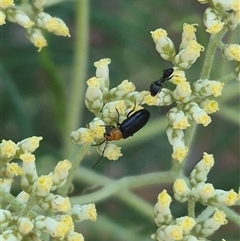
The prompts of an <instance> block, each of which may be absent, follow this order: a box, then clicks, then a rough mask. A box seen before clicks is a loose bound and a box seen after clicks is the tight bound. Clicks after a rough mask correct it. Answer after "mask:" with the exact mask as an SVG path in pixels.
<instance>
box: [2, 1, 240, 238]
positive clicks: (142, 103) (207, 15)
mask: <svg viewBox="0 0 240 241" xmlns="http://www.w3.org/2000/svg"><path fill="white" fill-rule="evenodd" d="M19 2H21V4H19ZM53 2H54V0H53V1H46V0H33V1H30V2H28V1H14V0H2V1H1V2H0V24H1V25H6V26H7V25H9V23H8V22H13V23H16V24H18V25H21V26H22V27H24V28H25V29H26V34H27V38H28V39H29V40H30V42H32V43H33V44H34V45H35V46H36V47H37V48H38V50H39V52H40V51H41V50H42V48H43V47H46V46H47V40H46V38H45V37H44V35H45V34H44V35H43V33H46V32H49V33H53V34H55V35H62V36H68V37H70V34H69V29H68V27H67V25H66V24H65V23H64V22H63V20H61V19H60V18H57V17H52V15H51V14H50V13H48V9H47V7H48V6H50V5H51V4H54V3H53ZM56 2H59V3H60V2H61V1H60V0H59V1H56ZM198 2H199V3H201V4H203V6H206V9H205V11H204V13H203V24H204V25H205V28H206V35H209V34H210V39H209V44H208V46H207V45H205V44H204V43H203V41H202V39H201V38H200V37H199V36H200V34H199V31H201V29H202V28H203V25H202V23H201V21H194V22H195V23H184V22H183V25H182V28H183V31H182V35H181V37H177V38H176V39H175V40H174V39H173V38H171V37H170V36H171V33H170V31H167V30H166V29H167V27H166V26H165V27H164V28H162V26H157V27H156V29H155V30H153V29H152V27H151V30H152V31H150V30H149V31H150V35H148V38H149V39H150V36H151V37H152V40H153V44H152V49H153V46H154V45H155V48H156V51H157V52H158V53H159V54H160V57H161V58H162V59H163V60H164V62H168V63H167V65H168V66H169V67H167V68H166V69H163V68H162V70H160V79H159V80H157V81H154V80H149V79H148V81H149V83H147V85H146V83H145V84H144V87H143V86H141V87H139V85H140V81H137V80H138V79H139V76H138V78H134V77H133V78H132V77H131V81H130V80H128V79H124V80H123V81H122V82H121V83H119V82H118V83H117V84H116V83H114V76H115V74H114V73H112V72H111V73H110V71H111V70H113V69H114V68H115V65H114V64H115V59H114V58H113V57H111V59H110V58H102V57H101V58H100V59H99V60H98V61H93V62H94V67H95V68H96V72H95V75H94V76H93V77H90V76H89V77H86V76H87V74H86V63H87V51H88V48H87V46H88V39H87V35H88V34H87V27H86V26H87V25H88V24H87V18H88V9H89V5H88V1H87V0H84V1H79V2H76V9H77V13H78V14H77V16H78V20H77V21H79V22H78V24H79V25H78V26H79V28H76V29H77V31H76V46H77V47H76V51H75V53H74V54H75V63H74V68H73V80H72V82H71V83H69V82H67V84H66V86H65V87H66V89H67V94H66V95H64V93H65V92H64V90H63V89H64V88H62V89H61V88H60V86H62V85H61V84H62V83H61V84H59V83H57V81H55V82H52V83H51V85H49V86H52V87H53V88H52V90H53V89H54V90H53V93H55V94H54V95H55V97H56V99H55V106H56V110H57V111H56V116H58V119H57V120H58V121H56V122H54V125H55V126H57V128H59V130H60V133H61V138H60V139H61V141H62V143H61V144H62V146H61V147H60V149H61V153H62V155H63V156H64V158H62V159H63V160H62V161H58V160H59V158H55V159H56V160H57V164H56V165H55V164H54V165H55V167H54V168H53V169H50V166H49V165H48V163H51V159H52V158H50V155H51V154H45V155H44V158H39V156H38V153H37V151H38V150H40V149H41V148H39V143H40V141H41V143H44V141H45V136H44V138H42V137H41V136H32V137H29V138H26V139H24V140H22V141H19V142H14V141H12V140H9V139H10V138H7V137H4V138H5V139H2V141H1V144H0V157H1V169H0V171H1V172H0V173H1V209H0V213H1V215H0V219H1V233H0V239H1V240H29V239H31V240H47V239H50V238H51V239H52V240H69V241H70V240H84V236H86V237H87V238H86V237H85V239H90V237H91V235H94V237H96V238H98V239H101V237H100V236H98V234H96V233H95V232H94V234H93V232H91V231H92V227H95V226H94V225H92V226H91V229H88V228H87V230H88V233H89V234H86V235H85V234H84V236H83V234H82V230H84V227H85V226H83V225H84V224H82V223H81V226H79V227H78V226H76V224H75V223H77V222H81V221H84V220H91V221H97V222H96V223H97V224H99V225H100V226H101V230H100V231H99V233H100V234H101V235H102V236H103V240H106V235H109V237H110V239H111V240H112V239H116V238H118V237H117V235H116V233H121V232H122V233H124V237H125V238H126V240H149V239H150V238H152V239H153V240H159V241H168V240H169V241H173V240H183V241H187V240H190V241H191V240H193V241H195V240H196V241H197V240H201V241H204V240H209V238H210V239H211V237H212V236H211V235H214V234H215V235H216V234H218V232H219V230H221V226H222V225H226V226H227V225H229V223H230V224H232V226H233V229H234V228H235V227H236V226H239V225H240V223H239V216H238V214H237V213H236V212H235V211H234V209H233V208H234V206H237V205H239V204H240V194H239V189H238V188H239V183H235V184H234V185H232V187H230V188H224V187H222V186H219V185H215V183H214V182H213V183H211V182H212V181H211V176H210V177H208V178H207V176H208V175H211V172H210V170H211V171H214V168H217V167H218V165H220V164H219V157H218V156H217V155H216V154H215V151H214V148H213V146H214V143H212V142H207V145H208V146H207V147H206V146H204V147H203V146H200V147H199V148H198V147H197V148H196V147H195V146H194V145H193V143H194V142H193V140H194V138H193V137H194V136H197V134H198V132H196V129H197V127H200V128H202V129H208V128H210V126H211V125H212V124H214V123H217V122H216V120H215V117H214V115H213V114H214V113H222V109H223V110H224V113H223V114H222V115H224V116H228V118H229V119H231V118H232V119H231V120H233V121H235V122H237V127H239V121H236V118H237V117H236V113H235V112H234V113H233V112H231V111H229V110H228V109H227V108H226V107H225V109H224V106H222V102H221V100H222V99H224V98H226V93H231V94H233V93H236V91H237V88H236V85H237V81H240V46H239V44H238V43H235V42H234V41H232V39H231V38H228V39H226V38H225V37H226V36H227V34H229V33H234V32H236V31H237V30H239V23H240V17H239V16H240V15H239V14H240V4H239V1H237V0H230V1H224V0H204V1H200V0H199V1H198ZM128 4H129V3H128ZM129 6H130V5H129ZM64 10H65V9H64ZM97 12H98V11H97ZM187 22H190V21H187ZM196 22H197V23H196ZM178 26H179V25H178ZM176 34H177V35H176V36H179V28H178V30H177V33H176ZM177 39H178V40H177ZM176 42H179V43H180V44H179V47H177V44H176ZM62 46H63V45H61V47H62ZM78 47H79V48H78ZM45 49H48V47H46V48H44V50H45ZM80 49H81V51H79V50H80ZM44 50H43V51H42V52H41V53H39V54H40V56H43V57H42V58H43V60H44V61H43V63H44V64H43V66H45V67H46V66H47V65H45V64H46V62H47V63H48V64H49V62H48V61H49V58H46V55H44ZM216 50H218V51H220V52H221V57H218V59H220V58H222V59H224V60H225V61H226V62H227V63H229V64H230V66H231V67H230V68H229V69H231V73H230V74H227V75H224V76H223V77H219V76H220V75H217V76H218V77H216V76H214V75H213V77H212V74H211V75H210V73H211V71H213V70H214V63H215V60H216V58H215V56H216V55H215V54H216ZM41 54H42V55H41ZM148 54H149V53H148ZM102 55H103V53H101V56H102ZM104 56H105V53H104ZM201 57H204V60H203V66H202V70H201V73H200V74H199V76H198V75H197V74H196V73H197V72H200V71H197V69H200V64H199V63H200V61H201ZM80 59H81V61H80V62H79V60H80ZM83 60H84V61H83ZM79 63H80V64H79ZM138 63H139V65H140V60H139V61H138ZM233 63H234V65H233ZM129 65H130V64H129ZM134 65H135V64H134ZM49 66H51V67H53V66H52V65H48V67H46V69H45V70H46V72H48V71H49ZM112 66H113V67H112ZM146 66H148V64H146ZM197 66H198V67H197ZM145 68H146V67H145ZM215 68H216V67H215ZM193 69H194V76H189V73H190V71H191V70H193ZM109 70H110V71H109ZM52 71H53V70H52ZM62 71H63V70H62ZM50 72H51V71H50ZM161 72H162V74H161ZM126 73H127V72H126ZM139 73H141V74H142V73H143V72H141V68H139ZM158 74H159V69H158ZM50 75H51V74H50ZM161 75H162V77H161ZM210 76H211V77H210ZM51 77H52V78H53V79H54V80H55V77H56V76H55V77H54V76H53V75H51ZM110 78H111V81H110ZM86 79H87V81H86ZM129 79H130V77H129ZM134 79H135V80H134ZM79 80H81V81H79ZM85 84H86V85H87V90H86V91H85V90H83V89H84V88H83V87H84V86H85ZM146 86H147V87H146ZM149 86H150V88H149ZM231 86H233V87H232V88H231V91H229V89H228V88H229V87H231ZM81 87H82V88H81ZM50 88H51V87H50ZM55 88H56V89H57V91H56V90H55ZM141 88H142V89H143V90H138V89H141ZM153 88H154V91H153ZM59 90H60V91H59ZM234 91H235V92H234ZM57 96H58V97H59V96H60V98H58V97H57ZM63 96H64V97H63ZM44 97H45V96H44ZM61 97H62V98H61ZM44 101H45V99H44V98H43V99H41V101H40V102H44ZM48 103H49V102H48ZM66 103H67V104H66ZM83 104H85V106H86V108H87V112H86V116H84V115H83V109H82V105H83ZM234 104H235V103H234ZM222 107H223V108H222ZM159 109H160V111H165V110H166V115H165V116H161V119H159V118H158V116H157V114H156V113H157V112H158V110H159ZM144 111H146V112H144ZM144 113H148V114H147V115H145V114H144ZM149 113H150V114H151V117H150V120H148V117H149ZM225 113H226V114H225ZM79 115H80V116H81V118H82V119H84V121H86V122H87V124H85V123H84V124H81V125H79ZM44 118H46V119H47V120H48V118H49V116H48V115H44ZM46 122H47V121H46ZM82 122H83V121H82ZM37 123H39V121H37ZM48 125H49V126H50V122H48V123H47V125H45V127H48ZM145 125H146V126H145ZM25 128H26V129H27V127H26V125H25ZM6 129H7V128H6ZM50 129H51V127H50ZM48 130H49V129H48V128H47V131H48ZM160 130H163V131H164V133H165V134H166V136H165V137H163V138H162V140H161V143H159V142H156V139H155V136H156V135H158V134H159V131H160ZM220 131H221V130H219V132H220ZM5 135H6V134H5ZM132 135H134V137H131V136H132ZM3 136H4V135H3ZM69 136H70V140H71V142H70V141H69ZM141 137H142V139H141ZM214 137H215V136H213V139H214V140H217V139H219V137H217V136H216V138H214ZM127 138H128V140H123V141H122V140H121V139H127ZM42 139H43V141H42ZM140 139H141V143H140V146H141V149H140V148H139V147H137V148H138V151H135V150H136V148H134V145H139V143H138V142H137V141H138V140H140ZM151 140H152V141H153V142H151ZM56 141H58V138H54V142H56ZM206 141H207V140H206ZM125 143H126V144H125ZM153 143H154V144H153ZM224 144H227V141H226V140H224ZM160 145H165V147H167V148H168V147H169V148H171V154H170V153H169V150H166V155H163V154H162V153H161V151H159V150H160V149H159V146H160ZM91 146H92V147H91ZM43 147H44V145H43ZM127 147H128V148H130V152H131V157H129V158H128V157H127V156H128V154H127V149H128V148H127ZM205 148H206V149H207V148H208V149H210V151H209V150H207V152H211V153H214V155H213V154H208V153H207V152H206V150H205ZM37 149H38V150H37ZM197 149H199V150H197ZM202 149H203V150H202ZM194 150H195V151H196V150H197V151H198V152H201V153H203V155H202V154H201V155H202V158H201V159H200V160H199V161H198V162H197V163H196V164H193V162H195V161H197V160H198V159H199V158H198V157H197V156H198V154H197V155H195V153H194V152H195V151H194ZM35 151H36V153H35ZM74 151H76V153H77V154H76V155H75V157H74V158H73V157H72V156H73V155H74V154H73V153H74ZM90 151H91V154H94V153H96V152H97V153H98V158H97V159H98V162H99V160H101V159H103V160H102V162H101V163H100V164H98V166H97V167H96V168H95V169H93V170H92V169H91V168H90V170H89V168H85V167H82V165H80V164H81V161H82V160H84V163H89V164H88V165H90V166H91V167H92V166H93V164H94V161H93V160H95V156H93V155H89V154H90ZM164 151H165V150H164ZM142 153H143V154H142ZM155 153H156V154H157V155H158V159H160V160H161V162H162V160H163V159H166V160H165V162H166V163H170V160H171V168H169V170H167V171H161V169H160V168H158V167H157V166H156V165H155V164H153V166H152V167H153V168H154V170H157V172H151V173H148V174H142V175H140V174H137V171H136V170H135V168H133V166H134V165H136V163H135V161H133V159H134V157H137V159H138V160H139V161H138V165H139V164H141V165H142V163H144V165H145V167H146V168H147V167H148V166H147V165H148V162H149V163H151V159H152V155H153V154H155ZM40 156H41V155H40ZM163 156H166V157H165V158H163ZM214 156H215V158H214ZM229 156H230V155H229ZM229 156H227V158H226V162H228V161H229V160H230V157H229ZM65 157H67V158H68V159H65ZM89 157H90V158H91V160H90V161H88V160H89ZM107 159H108V160H112V161H117V160H118V161H117V162H114V163H112V162H107V161H106V160H107ZM124 159H125V160H124ZM126 159H127V162H126ZM46 160H47V162H46ZM104 161H105V163H104ZM98 162H97V163H98ZM124 162H125V163H126V164H125V165H126V166H127V169H126V170H129V169H134V174H135V176H130V177H124V178H121V179H119V180H114V179H110V178H107V177H106V176H104V175H100V174H97V171H98V170H99V169H101V168H103V167H105V168H106V166H107V168H109V169H110V168H114V169H115V171H116V169H117V168H116V167H121V163H124ZM40 163H41V164H42V165H44V169H45V172H47V174H41V173H42V170H40V168H39V166H38V165H40ZM214 164H215V166H214ZM149 165H150V164H149ZM157 165H163V164H161V163H160V162H158V164H157ZM226 165H227V164H226ZM94 166H95V165H94ZM129 167H131V168H129ZM97 168H98V169H97ZM119 169H121V168H119ZM186 169H187V170H186ZM110 170H111V169H110ZM126 170H125V171H126ZM185 170H186V171H185ZM185 172H186V173H189V174H185ZM219 178H221V179H224V178H223V177H220V176H219ZM225 179H229V180H230V178H228V177H227V178H225ZM16 180H20V181H19V187H18V190H17V192H16V191H15V192H14V190H15V189H14V188H15V186H16V184H18V182H16ZM207 180H208V182H207ZM80 183H81V185H79V184H80ZM82 183H84V184H87V186H89V185H92V186H93V187H92V188H91V189H85V190H84V191H85V192H84V193H83V195H78V194H77V193H78V191H79V190H80V188H82ZM163 183H164V184H169V185H168V186H165V187H164V188H161V187H158V188H157V189H158V190H157V192H158V193H159V194H158V195H157V194H156V193H154V192H151V191H149V193H151V195H150V196H149V197H147V195H144V198H140V197H139V196H137V195H135V194H134V193H132V192H131V189H134V188H139V187H141V188H142V187H144V186H146V187H148V188H151V187H150V186H151V185H153V184H155V185H159V184H163ZM96 185H98V186H101V188H98V189H97V190H96V189H95V187H96ZM74 187H75V188H74ZM171 189H172V190H173V191H171ZM225 189H226V190H225ZM72 190H73V195H72V196H71V191H72ZM150 190H152V189H150ZM89 191H91V193H88V192H89ZM153 193H154V194H153ZM171 193H172V194H171ZM152 194H153V195H152ZM68 196H69V197H68ZM112 196H115V197H116V198H118V199H119V200H121V201H122V202H124V203H126V204H127V205H128V206H129V207H131V212H129V213H124V210H121V215H122V216H123V217H124V218H123V219H124V222H125V221H126V217H128V216H127V215H128V214H129V215H130V214H131V213H134V211H133V210H137V212H138V213H140V214H141V215H142V216H144V218H145V219H144V221H145V224H146V226H148V224H147V223H149V224H150V225H149V226H151V227H150V228H149V229H148V231H147V232H146V233H147V234H146V236H144V237H142V236H143V235H142V234H141V232H140V231H138V232H135V233H136V234H133V233H132V232H130V231H129V227H126V228H124V230H122V227H121V226H120V225H117V224H116V226H114V225H113V224H112V222H111V221H110V220H109V219H105V217H103V216H102V215H101V214H100V215H99V217H98V219H97V213H96V207H95V203H97V202H99V201H101V200H104V199H106V198H108V197H112ZM151 196H154V198H153V199H154V200H155V199H156V196H157V203H156V204H155V205H154V204H153V203H152V204H149V201H150V200H151ZM171 196H172V197H174V199H175V200H176V201H177V202H178V204H177V205H175V202H172V201H173V200H172V197H171ZM147 198H149V200H147V201H146V200H144V199H147ZM184 204H187V205H185V206H184ZM97 205H98V203H97ZM180 205H182V206H183V208H181V211H178V212H176V207H177V206H180ZM199 205H200V208H199V207H198V206H199ZM106 210H107V213H108V214H109V213H111V212H112V211H111V205H108V203H107V208H106ZM179 210H180V209H179ZM113 212H114V211H113ZM114 214H115V213H114ZM115 216H116V217H118V215H115ZM146 220H150V221H148V222H146ZM134 221H135V222H136V224H137V223H141V225H142V221H141V220H140V218H139V220H134ZM134 221H133V222H132V223H134ZM154 221H155V224H156V226H157V228H155V227H154V226H153V224H154ZM129 222H130V218H129V220H128V223H129ZM96 223H95V224H96ZM125 225H126V224H125ZM230 228H231V227H230ZM106 229H107V230H108V231H109V232H108V233H107V234H106V231H105V230H106ZM119 237H120V236H119ZM219 237H221V239H224V238H226V239H227V240H229V238H230V235H225V236H224V235H222V234H221V233H220V235H219ZM120 239H121V237H120Z"/></svg>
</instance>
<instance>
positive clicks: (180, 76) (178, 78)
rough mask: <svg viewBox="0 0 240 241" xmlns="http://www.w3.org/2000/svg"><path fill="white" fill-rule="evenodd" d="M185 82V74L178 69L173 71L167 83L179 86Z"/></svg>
mask: <svg viewBox="0 0 240 241" xmlns="http://www.w3.org/2000/svg"><path fill="white" fill-rule="evenodd" d="M186 80H187V79H186V77H185V72H184V71H182V70H179V69H175V70H174V74H173V76H172V78H171V79H170V80H169V81H170V82H171V83H173V84H175V85H179V84H181V83H183V82H186Z"/></svg>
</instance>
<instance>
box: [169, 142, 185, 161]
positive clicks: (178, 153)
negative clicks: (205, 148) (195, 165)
mask: <svg viewBox="0 0 240 241" xmlns="http://www.w3.org/2000/svg"><path fill="white" fill-rule="evenodd" d="M187 153H188V148H187V147H186V146H184V147H182V146H179V147H176V148H175V149H174V152H173V153H172V158H173V159H175V160H177V161H179V163H181V162H182V161H183V160H184V158H185V157H186V155H187Z"/></svg>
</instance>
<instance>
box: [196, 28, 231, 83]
mask: <svg viewBox="0 0 240 241" xmlns="http://www.w3.org/2000/svg"><path fill="white" fill-rule="evenodd" d="M226 32H227V27H223V29H222V30H221V31H220V32H219V33H217V34H213V35H211V37H210V40H209V43H208V47H207V51H206V55H205V60H204V63H203V68H202V72H201V74H200V79H208V78H209V75H210V71H211V68H212V62H213V58H214V52H215V50H216V48H217V44H218V43H219V42H220V40H221V39H222V37H223V36H224V35H225V33H226Z"/></svg>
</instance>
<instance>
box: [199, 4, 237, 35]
mask: <svg viewBox="0 0 240 241" xmlns="http://www.w3.org/2000/svg"><path fill="white" fill-rule="evenodd" d="M201 3H202V4H206V3H209V1H204V2H201ZM239 16H240V3H239V1H238V0H228V1H225V0H212V1H211V6H210V7H208V8H207V9H206V10H205V12H204V25H205V26H206V28H207V29H206V31H207V32H208V33H210V34H216V33H218V32H219V31H221V30H222V28H223V26H226V27H227V28H228V29H230V30H234V29H235V28H236V27H237V25H239V23H240V17H239Z"/></svg>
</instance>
